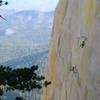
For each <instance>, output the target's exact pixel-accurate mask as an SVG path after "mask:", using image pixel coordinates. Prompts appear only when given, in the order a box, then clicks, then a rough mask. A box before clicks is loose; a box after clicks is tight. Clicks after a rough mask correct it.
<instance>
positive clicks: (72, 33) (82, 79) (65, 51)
mask: <svg viewBox="0 0 100 100" xmlns="http://www.w3.org/2000/svg"><path fill="white" fill-rule="evenodd" d="M48 65H49V66H48V72H47V75H46V78H47V80H51V81H52V84H51V85H49V86H48V87H47V88H45V89H44V94H43V98H42V99H43V100H100V0H60V1H59V4H58V6H57V9H56V12H55V18H54V25H53V31H52V39H51V44H50V52H49V64H48Z"/></svg>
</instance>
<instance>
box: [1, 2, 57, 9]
mask: <svg viewBox="0 0 100 100" xmlns="http://www.w3.org/2000/svg"><path fill="white" fill-rule="evenodd" d="M6 1H8V2H9V4H8V5H7V6H6V8H7V9H17V10H27V9H32V10H39V11H52V10H54V9H55V7H56V5H57V3H58V1H59V0H6ZM3 8H5V7H3Z"/></svg>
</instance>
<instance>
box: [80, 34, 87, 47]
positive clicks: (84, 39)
mask: <svg viewBox="0 0 100 100" xmlns="http://www.w3.org/2000/svg"><path fill="white" fill-rule="evenodd" d="M81 38H82V39H83V41H82V43H81V45H80V47H81V48H83V47H84V46H85V44H86V40H87V38H86V37H85V36H82V37H81Z"/></svg>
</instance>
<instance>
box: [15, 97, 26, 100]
mask: <svg viewBox="0 0 100 100" xmlns="http://www.w3.org/2000/svg"><path fill="white" fill-rule="evenodd" d="M16 100H25V99H23V98H22V97H16Z"/></svg>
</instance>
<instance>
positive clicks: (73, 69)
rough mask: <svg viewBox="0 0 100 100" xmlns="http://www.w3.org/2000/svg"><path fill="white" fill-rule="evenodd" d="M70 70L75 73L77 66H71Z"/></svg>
mask: <svg viewBox="0 0 100 100" xmlns="http://www.w3.org/2000/svg"><path fill="white" fill-rule="evenodd" d="M70 71H72V72H73V73H77V66H76V65H75V66H72V68H70Z"/></svg>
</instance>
